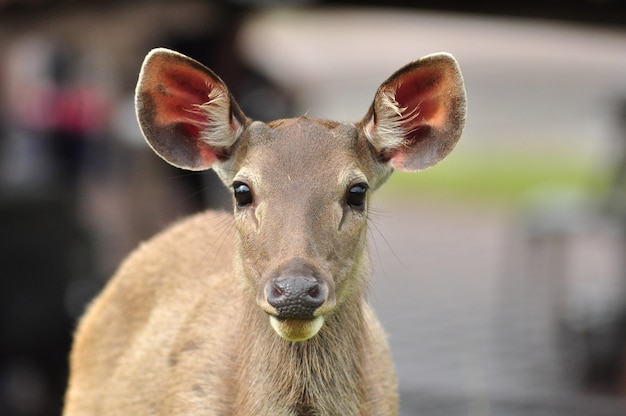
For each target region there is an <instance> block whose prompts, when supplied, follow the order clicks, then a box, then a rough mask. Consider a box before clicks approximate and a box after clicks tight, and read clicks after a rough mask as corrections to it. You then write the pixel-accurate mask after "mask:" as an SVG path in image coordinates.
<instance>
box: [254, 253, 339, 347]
mask: <svg viewBox="0 0 626 416" xmlns="http://www.w3.org/2000/svg"><path fill="white" fill-rule="evenodd" d="M321 276H322V273H320V272H319V271H318V270H317V269H316V268H315V267H314V266H312V265H310V264H309V263H307V262H306V261H305V260H303V259H300V258H296V259H292V260H290V261H288V262H287V263H285V264H284V265H283V266H282V267H279V269H278V270H277V272H276V273H274V274H273V277H271V278H270V279H269V280H268V281H267V283H266V284H265V286H264V288H263V290H262V294H261V296H260V298H261V299H259V300H260V302H259V303H260V306H261V307H262V308H263V309H264V310H265V312H267V313H268V315H269V318H270V323H271V325H272V328H274V330H275V331H276V332H277V333H278V335H280V336H281V337H283V338H284V339H286V340H288V341H304V340H307V339H309V338H312V337H313V336H315V335H316V334H317V333H318V332H319V330H320V329H321V328H322V326H323V324H324V314H325V313H327V312H328V311H329V310H330V309H332V308H333V307H334V305H335V299H334V298H335V296H334V290H333V289H334V288H333V285H332V282H330V281H329V279H325V278H323V277H321ZM329 282H330V283H329Z"/></svg>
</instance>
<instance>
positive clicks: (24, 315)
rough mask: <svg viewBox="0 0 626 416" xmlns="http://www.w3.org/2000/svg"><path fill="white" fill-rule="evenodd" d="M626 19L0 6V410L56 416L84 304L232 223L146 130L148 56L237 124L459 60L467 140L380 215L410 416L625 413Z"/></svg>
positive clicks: (381, 252) (173, 5)
mask: <svg viewBox="0 0 626 416" xmlns="http://www.w3.org/2000/svg"><path fill="white" fill-rule="evenodd" d="M625 7H626V2H624V1H623V0H595V1H594V0H576V1H565V0H552V1H547V2H546V1H524V2H515V1H511V2H492V1H473V2H462V1H439V2H427V1H393V0H392V1H366V2H356V1H315V0H291V1H286V2H280V1H277V0H236V1H235V0H233V1H224V2H220V1H217V0H213V1H200V0H179V1H176V2H169V1H134V2H123V1H114V0H113V1H112V0H107V1H81V0H64V1H51V0H0V265H1V266H2V273H0V414H1V415H7V416H18V415H19V416H22V415H24V416H27V415H28V416H30V415H33V416H34V415H38V416H39V415H41V416H44V415H58V414H59V413H60V409H61V405H62V394H63V391H64V389H65V386H66V378H67V355H68V352H69V349H70V343H71V334H72V331H73V328H74V326H75V323H76V320H77V318H78V317H79V316H80V315H81V313H82V312H83V310H84V307H85V304H86V303H87V302H89V300H90V299H91V298H92V297H93V296H94V295H95V294H96V293H97V292H98V290H99V289H100V288H101V287H102V286H103V284H104V283H105V282H106V280H107V278H108V277H109V276H110V275H111V274H112V273H113V272H114V270H115V268H116V267H117V264H118V263H119V261H120V260H121V259H122V258H123V257H124V256H125V255H126V254H127V253H128V252H129V251H130V250H132V248H133V247H134V246H135V245H136V244H137V243H138V242H139V241H142V240H144V239H146V238H148V237H149V236H151V235H152V234H154V233H155V232H157V231H158V230H160V229H162V228H163V227H165V226H166V225H167V224H169V223H170V222H172V221H173V220H175V219H176V218H180V217H181V216H184V215H186V214H189V213H192V212H196V211H198V210H201V209H204V208H206V207H212V208H219V207H228V206H229V204H230V201H229V196H228V195H225V194H224V192H223V190H222V188H221V184H219V183H218V182H217V181H216V179H215V177H214V176H213V175H212V173H211V172H207V173H202V174H200V173H189V172H184V171H180V170H177V169H175V168H172V167H169V166H168V165H167V164H165V163H164V162H162V161H161V160H160V159H159V158H158V157H157V156H155V155H153V153H152V152H151V151H150V150H149V149H148V146H147V145H146V144H145V143H144V141H143V139H142V137H141V134H140V132H139V130H138V128H137V125H136V121H135V116H134V111H133V102H132V100H133V88H134V84H135V82H136V79H137V74H138V71H139V67H140V65H141V62H142V60H143V57H144V56H145V54H146V53H147V51H149V50H150V49H151V48H153V47H157V46H166V47H170V48H174V49H177V50H179V51H180V52H183V53H186V54H188V55H190V56H192V57H194V58H196V59H197V60H200V61H201V62H203V63H205V64H207V65H208V66H210V67H211V68H212V69H214V70H215V71H216V72H217V73H218V74H219V75H220V76H221V77H222V78H223V79H224V80H225V81H226V83H227V84H228V85H229V87H230V88H231V90H232V91H233V93H234V95H235V97H236V98H237V101H238V102H239V104H240V105H241V107H242V108H243V110H244V112H246V114H247V115H248V116H250V117H252V118H255V119H259V120H271V119H275V118H280V117H288V116H297V115H300V114H304V113H306V114H308V115H309V116H312V117H323V118H331V119H337V120H341V121H357V120H359V119H360V118H361V117H363V116H364V115H365V112H366V111H367V109H368V107H369V105H370V103H371V100H372V99H373V96H374V92H375V91H376V88H377V87H378V85H379V84H380V83H381V82H382V81H384V80H385V79H386V78H387V77H388V76H389V75H391V73H392V72H393V71H395V70H396V69H398V68H399V67H400V66H402V65H404V64H405V63H407V62H409V61H411V60H414V59H416V58H419V57H420V56H423V55H426V54H429V53H432V52H437V51H447V52H451V53H453V54H454V55H455V56H456V58H457V59H458V61H459V63H460V65H461V68H462V71H463V74H464V77H465V82H466V89H467V94H468V101H469V111H468V120H467V127H466V130H465V133H464V135H463V137H462V139H461V141H460V142H459V144H458V146H457V148H456V150H455V151H454V152H453V153H452V154H451V155H450V156H449V157H448V158H447V159H446V160H445V161H443V162H442V163H441V164H440V165H439V166H437V167H436V168H433V169H431V170H429V171H426V172H423V173H420V174H401V173H396V174H395V175H394V177H393V178H392V179H391V180H390V182H389V183H388V184H387V186H386V187H384V188H383V189H382V190H381V191H380V192H379V193H378V194H377V196H376V197H375V201H374V203H375V205H374V209H373V213H372V226H371V227H370V229H371V230H370V231H371V238H370V239H371V252H372V257H373V258H374V269H375V278H374V281H373V283H372V291H371V292H372V293H371V300H372V302H373V303H374V305H375V308H376V310H377V311H378V314H379V316H380V318H381V320H382V321H383V325H384V326H385V328H386V330H387V332H388V333H389V340H390V343H391V348H392V352H393V355H394V359H395V362H396V366H397V372H398V376H399V379H400V390H401V396H402V403H401V408H402V415H407V416H408V415H446V416H454V415H471V416H483V415H496V416H500V415H590V414H593V415H624V414H626V12H624V8H625Z"/></svg>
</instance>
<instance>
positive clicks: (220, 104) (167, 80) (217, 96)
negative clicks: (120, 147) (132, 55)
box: [135, 48, 247, 170]
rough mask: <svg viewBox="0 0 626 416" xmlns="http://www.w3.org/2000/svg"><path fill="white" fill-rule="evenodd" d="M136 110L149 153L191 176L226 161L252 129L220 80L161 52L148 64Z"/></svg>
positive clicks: (154, 52) (187, 61)
mask: <svg viewBox="0 0 626 416" xmlns="http://www.w3.org/2000/svg"><path fill="white" fill-rule="evenodd" d="M135 108H136V111H137V119H138V120H139V126H140V127H141V131H142V132H143V135H144V137H145V138H146V140H147V142H148V144H149V145H150V147H152V149H153V150H154V151H155V152H156V153H157V154H158V155H159V156H161V157H162V158H163V159H165V160H166V161H167V162H169V163H170V164H172V165H174V166H177V167H180V168H183V169H189V170H204V169H208V168H210V167H211V165H212V164H213V163H214V162H215V161H216V160H218V159H223V158H225V157H226V156H227V155H228V153H229V150H230V149H231V148H232V146H233V144H234V143H235V142H236V141H237V139H238V137H239V136H240V135H241V132H242V131H243V128H244V126H245V124H246V123H247V120H246V117H245V116H244V115H243V113H242V112H241V110H240V109H239V106H238V105H237V103H236V102H235V101H234V100H233V98H232V96H231V95H230V93H229V92H228V89H227V88H226V85H225V84H224V82H223V81H222V80H221V79H220V78H219V77H218V76H217V75H215V74H214V73H213V72H212V71H211V70H210V69H208V68H207V67H205V66H204V65H202V64H200V63H198V62H196V61H194V60H193V59H191V58H188V57H186V56H184V55H181V54H179V53H177V52H174V51H170V50H168V49H162V48H160V49H154V50H152V51H151V52H150V53H148V55H147V56H146V58H145V60H144V62H143V65H142V67H141V72H140V74H139V81H138V83H137V89H136V91H135Z"/></svg>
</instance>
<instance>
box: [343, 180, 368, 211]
mask: <svg viewBox="0 0 626 416" xmlns="http://www.w3.org/2000/svg"><path fill="white" fill-rule="evenodd" d="M366 194H367V184H365V183H358V184H356V185H352V186H350V189H348V195H347V197H346V204H348V206H350V208H353V209H362V208H363V207H364V206H365V195H366Z"/></svg>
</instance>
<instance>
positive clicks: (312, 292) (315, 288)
mask: <svg viewBox="0 0 626 416" xmlns="http://www.w3.org/2000/svg"><path fill="white" fill-rule="evenodd" d="M319 295H320V285H319V284H316V285H315V286H313V287H312V288H311V289H309V296H310V297H311V298H313V299H317V298H318V297H319Z"/></svg>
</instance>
